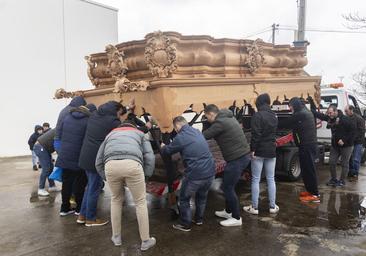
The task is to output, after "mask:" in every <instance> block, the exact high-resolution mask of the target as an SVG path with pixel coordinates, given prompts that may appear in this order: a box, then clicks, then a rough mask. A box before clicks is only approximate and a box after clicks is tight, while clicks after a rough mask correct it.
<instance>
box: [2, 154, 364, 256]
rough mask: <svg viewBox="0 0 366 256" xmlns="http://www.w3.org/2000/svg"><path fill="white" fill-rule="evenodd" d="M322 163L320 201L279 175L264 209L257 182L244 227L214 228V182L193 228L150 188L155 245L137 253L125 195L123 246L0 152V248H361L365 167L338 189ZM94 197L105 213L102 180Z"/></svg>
mask: <svg viewBox="0 0 366 256" xmlns="http://www.w3.org/2000/svg"><path fill="white" fill-rule="evenodd" d="M327 168H328V166H322V167H320V168H319V181H320V193H321V198H322V200H321V203H320V205H316V204H303V203H301V202H300V201H299V199H298V196H299V193H300V192H301V191H302V188H303V186H302V183H301V181H300V182H294V183H289V182H278V183H277V201H278V205H279V206H280V212H279V214H278V215H277V216H270V215H269V214H268V213H267V212H268V209H267V195H266V192H265V187H266V186H265V184H264V183H262V185H261V186H262V189H261V190H262V192H261V204H260V214H259V216H249V215H248V214H246V213H244V212H242V217H243V226H242V227H233V228H224V227H220V225H219V221H220V220H219V219H218V218H216V217H215V216H214V211H215V210H221V209H222V208H223V206H224V198H223V195H222V193H221V192H220V191H218V190H217V187H219V181H217V182H216V183H215V186H213V187H216V190H215V188H213V189H212V191H211V192H210V194H209V199H208V206H207V210H206V219H205V223H204V225H203V226H201V227H197V226H195V227H193V229H192V231H191V232H189V233H183V232H180V231H176V230H173V229H172V228H171V226H172V224H173V223H174V222H173V221H172V220H171V219H170V210H169V209H167V206H166V201H165V199H164V198H156V197H154V196H152V195H149V196H148V203H149V214H150V228H151V234H152V235H153V236H155V237H156V239H157V246H156V247H155V248H153V249H151V250H149V251H148V252H144V253H142V252H140V251H139V249H138V247H139V243H140V241H139V236H138V230H137V222H136V216H135V213H134V206H133V202H132V201H131V198H130V197H129V196H127V198H126V201H125V204H124V208H123V213H124V216H123V227H122V228H123V246H122V247H120V248H118V247H114V246H113V245H112V242H111V241H110V237H111V226H110V224H108V225H106V226H103V227H91V228H88V227H85V226H81V225H77V224H76V222H75V221H76V216H68V217H63V218H61V217H60V216H59V215H58V213H59V209H60V204H61V195H60V193H54V194H52V195H51V196H50V197H48V198H39V197H38V196H37V193H36V190H37V180H38V175H39V172H35V171H32V170H31V160H30V158H28V157H21V158H8V159H0V173H1V179H0V202H1V207H0V255H1V256H15V255H17V256H20V255H30V256H57V255H62V256H74V255H75V256H76V255H77V256H83V255H90V256H92V255H93V256H94V255H95V256H103V255H108V256H112V255H118V256H122V255H123V256H125V255H156V256H157V255H159V256H160V255H172V256H173V255H179V256H181V255H192V256H196V255H197V256H204V255H210V256H216V255H235V256H238V255H256V256H258V255H271V256H273V255H288V256H296V255H306V256H311V255H321V256H327V255H332V256H333V255H366V229H363V228H362V225H363V223H365V219H364V216H362V215H360V214H359V209H360V208H359V202H360V200H361V199H362V198H363V197H364V196H366V170H365V169H366V168H365V167H363V168H362V170H361V176H360V180H359V181H358V182H357V183H347V186H346V187H345V188H336V189H335V188H329V187H327V186H325V182H326V181H327V179H328V169H327ZM238 191H239V193H240V202H241V205H242V206H243V205H246V204H248V203H249V202H250V190H249V185H248V184H245V183H242V184H240V186H238ZM99 201H100V202H99V206H98V213H99V216H100V217H102V218H108V219H109V213H110V209H109V208H110V192H109V189H108V186H106V189H105V192H104V193H103V194H102V195H101V198H100V200H99ZM365 225H366V223H365Z"/></svg>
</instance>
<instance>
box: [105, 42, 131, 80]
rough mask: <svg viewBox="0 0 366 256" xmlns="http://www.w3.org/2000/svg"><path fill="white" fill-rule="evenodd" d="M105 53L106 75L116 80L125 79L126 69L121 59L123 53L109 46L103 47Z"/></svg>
mask: <svg viewBox="0 0 366 256" xmlns="http://www.w3.org/2000/svg"><path fill="white" fill-rule="evenodd" d="M105 51H106V53H107V58H108V65H107V68H108V73H109V74H110V75H111V76H112V77H113V78H116V79H117V78H121V77H125V76H126V73H127V71H128V68H127V65H126V64H125V62H124V60H123V57H124V56H125V54H124V52H120V51H118V49H117V48H116V47H115V46H114V45H111V44H109V45H107V46H106V47H105Z"/></svg>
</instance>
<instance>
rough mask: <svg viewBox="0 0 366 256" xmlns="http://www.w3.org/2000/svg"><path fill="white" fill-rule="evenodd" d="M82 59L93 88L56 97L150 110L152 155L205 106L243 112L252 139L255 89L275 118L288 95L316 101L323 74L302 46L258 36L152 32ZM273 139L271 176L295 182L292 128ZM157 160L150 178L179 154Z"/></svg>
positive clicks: (219, 163) (219, 162) (196, 121)
mask: <svg viewBox="0 0 366 256" xmlns="http://www.w3.org/2000/svg"><path fill="white" fill-rule="evenodd" d="M85 59H86V61H87V67H88V70H87V73H88V76H89V78H90V81H91V83H92V84H93V85H94V88H93V89H90V90H84V91H75V92H66V91H65V90H63V89H59V90H57V92H56V93H55V98H68V97H74V96H75V95H82V96H83V97H84V98H85V99H86V101H87V102H88V103H94V104H95V105H97V106H98V105H100V104H102V103H104V102H106V101H108V100H116V101H119V102H122V103H123V104H127V103H128V102H130V101H131V100H133V99H134V100H135V102H136V108H135V114H136V115H137V116H145V117H146V113H149V114H150V115H151V116H152V117H153V118H154V120H155V124H156V125H155V127H154V128H153V129H152V130H151V131H150V134H151V136H152V139H151V140H152V142H153V144H155V150H156V152H157V153H158V147H159V143H160V141H164V142H166V143H169V140H171V139H172V136H174V133H172V131H173V127H172V119H173V118H174V117H175V116H178V115H182V114H184V115H186V116H188V115H189V116H190V117H191V118H187V119H189V120H190V122H191V125H193V126H195V127H198V128H199V129H200V130H202V129H204V128H205V125H206V123H205V120H204V118H203V108H204V104H216V105H217V106H218V107H220V108H230V109H232V110H233V111H236V110H239V111H240V110H242V117H243V118H244V119H245V120H244V121H243V129H244V132H245V133H246V135H247V136H250V131H248V127H250V118H251V115H252V114H253V112H250V111H252V110H250V109H249V106H254V103H255V100H256V97H257V96H258V95H259V94H261V93H264V92H266V93H268V94H269V95H270V96H271V98H272V99H277V101H276V104H274V106H273V107H274V108H275V109H274V110H275V111H276V112H278V116H279V119H281V118H286V117H288V115H290V113H289V112H288V111H287V110H286V109H284V108H286V101H287V99H288V98H291V97H294V96H298V97H300V96H301V95H311V96H312V97H313V98H314V99H315V100H316V101H317V102H318V103H319V102H320V80H321V78H320V77H318V76H310V75H309V74H308V73H306V72H305V71H304V69H303V68H304V66H305V65H306V64H307V58H306V55H305V48H304V47H293V46H290V45H273V44H270V43H265V42H263V41H262V40H260V39H257V40H243V39H228V38H222V39H215V38H213V37H210V36H204V35H191V36H186V35H181V34H179V33H177V32H161V31H157V32H154V33H150V34H147V35H146V36H145V39H143V40H136V41H130V42H124V43H121V44H117V45H107V46H106V48H105V52H100V53H94V54H90V55H89V56H86V57H85ZM279 98H281V99H282V98H283V99H284V100H283V102H282V104H281V102H280V103H279V104H278V102H279V100H278V99H279ZM244 99H245V100H244ZM233 102H235V104H233ZM236 103H237V105H238V107H237V108H236V106H235V105H236ZM252 109H253V108H252ZM249 110H250V111H249ZM248 124H249V126H248ZM166 143H165V144H166ZM209 143H210V148H211V151H212V152H213V154H214V156H215V159H216V170H217V173H218V175H219V173H220V171H222V170H223V168H224V166H225V162H224V161H223V159H222V155H221V152H219V150H218V147H217V145H215V143H214V142H209ZM278 143H279V144H278V145H279V146H278V148H277V151H278V158H277V159H278V162H277V166H276V170H277V173H278V174H281V175H285V176H286V177H287V178H288V179H289V180H297V179H298V177H299V175H300V169H299V164H298V156H297V148H296V147H295V146H294V145H293V142H291V135H290V132H289V131H279V132H278ZM220 155H221V156H220ZM156 162H157V164H156V170H155V173H154V176H156V177H163V176H164V174H165V175H166V173H167V169H171V168H173V167H174V168H175V169H176V170H179V168H180V167H179V166H180V165H181V163H180V161H179V157H176V159H174V157H173V159H172V160H169V161H168V163H167V162H166V161H162V159H161V156H159V154H157V161H156ZM167 166H169V167H168V168H167ZM172 179H173V178H172V177H170V178H169V184H170V189H172V187H173V186H174V187H176V186H179V185H177V183H176V182H175V180H172ZM156 182H158V181H156ZM164 182H166V181H164ZM174 184H175V185H174ZM148 186H149V184H148ZM161 189H162V188H159V191H160V190H161ZM164 190H165V188H164Z"/></svg>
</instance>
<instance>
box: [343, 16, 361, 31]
mask: <svg viewBox="0 0 366 256" xmlns="http://www.w3.org/2000/svg"><path fill="white" fill-rule="evenodd" d="M342 16H343V18H344V19H345V20H346V21H348V24H346V27H347V28H349V29H363V28H366V17H365V16H360V15H359V14H358V13H349V14H344V15H342Z"/></svg>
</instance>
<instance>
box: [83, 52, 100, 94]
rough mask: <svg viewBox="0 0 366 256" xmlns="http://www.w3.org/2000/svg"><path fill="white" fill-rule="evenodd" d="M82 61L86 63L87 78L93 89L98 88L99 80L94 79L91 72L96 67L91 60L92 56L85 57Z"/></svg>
mask: <svg viewBox="0 0 366 256" xmlns="http://www.w3.org/2000/svg"><path fill="white" fill-rule="evenodd" d="M84 59H85V60H86V62H87V63H88V77H89V79H90V81H91V82H92V84H93V85H94V86H95V87H98V86H99V79H98V78H96V77H94V75H93V72H94V70H95V68H96V66H97V63H96V62H95V61H94V60H93V57H92V56H90V55H89V56H85V57H84Z"/></svg>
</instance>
